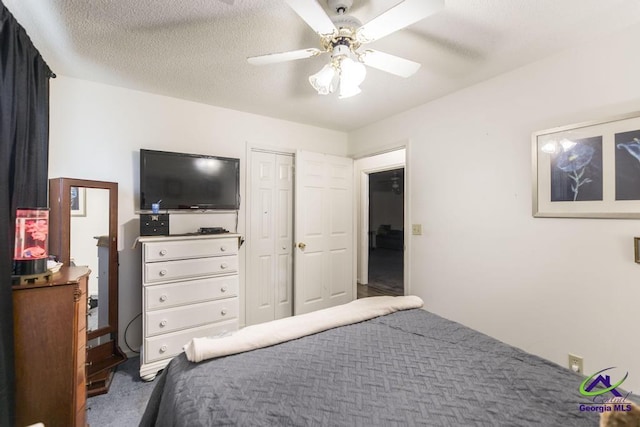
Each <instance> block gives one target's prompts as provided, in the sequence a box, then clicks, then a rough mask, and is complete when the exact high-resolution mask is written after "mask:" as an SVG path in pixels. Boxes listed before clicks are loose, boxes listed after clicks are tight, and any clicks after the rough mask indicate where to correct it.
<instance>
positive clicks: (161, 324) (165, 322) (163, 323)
mask: <svg viewBox="0 0 640 427" xmlns="http://www.w3.org/2000/svg"><path fill="white" fill-rule="evenodd" d="M165 326H167V321H166V320H163V321H162V322H160V327H161V328H164V327H165Z"/></svg>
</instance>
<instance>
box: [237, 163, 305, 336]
mask: <svg viewBox="0 0 640 427" xmlns="http://www.w3.org/2000/svg"><path fill="white" fill-rule="evenodd" d="M250 188H251V190H250V191H251V198H250V200H251V206H250V208H249V211H250V224H249V227H250V229H251V231H250V235H251V242H250V245H249V257H250V262H249V264H248V265H249V268H248V269H247V273H248V280H247V300H246V308H247V310H246V316H247V317H246V324H247V325H253V324H257V323H262V322H267V321H269V320H274V319H280V318H282V317H287V316H291V314H292V310H293V309H292V306H293V303H292V292H293V288H292V282H293V271H292V270H293V261H292V245H293V158H292V156H291V155H286V154H277V153H272V152H261V151H252V153H251V187H250Z"/></svg>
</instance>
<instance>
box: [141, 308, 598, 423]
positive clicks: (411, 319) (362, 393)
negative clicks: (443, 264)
mask: <svg viewBox="0 0 640 427" xmlns="http://www.w3.org/2000/svg"><path fill="white" fill-rule="evenodd" d="M387 298H390V297H387ZM398 298H406V297H398ZM359 301H361V300H359ZM316 313H317V312H316ZM316 315H317V314H316ZM245 329H248V328H245ZM270 335H273V334H270ZM223 339H224V338H223ZM211 342H215V341H211ZM187 353H188V352H187ZM187 353H182V354H180V355H179V356H177V357H175V358H174V359H173V360H172V361H171V363H170V364H169V365H168V366H167V367H166V368H165V370H164V371H163V372H162V374H161V375H160V376H159V377H158V378H157V380H156V381H157V384H156V385H155V388H154V391H153V393H152V395H151V398H150V400H149V403H148V406H147V408H146V411H145V414H144V416H143V418H142V421H141V424H140V425H141V426H154V425H155V426H214V425H239V426H308V425H326V426H376V425H383V426H404V425H428V426H507V425H509V426H514V425H518V426H528V425H532V426H533V425H535V426H581V427H584V426H597V425H598V422H599V418H598V414H597V413H594V412H581V411H580V410H579V404H580V403H581V402H582V403H585V402H586V401H585V398H583V397H581V396H580V395H579V393H578V387H579V385H580V383H581V381H582V380H583V377H581V376H580V375H578V374H576V373H573V372H571V371H570V370H568V369H564V368H562V367H560V366H558V365H556V364H554V363H551V362H549V361H546V360H544V359H542V358H539V357H537V356H534V355H531V354H528V353H526V352H524V351H522V350H519V349H517V348H514V347H511V346H509V345H506V344H504V343H502V342H499V341H497V340H495V339H493V338H491V337H489V336H487V335H484V334H482V333H479V332H477V331H474V330H472V329H470V328H467V327H465V326H463V325H460V324H458V323H455V322H452V321H449V320H446V319H444V318H442V317H439V316H437V315H435V314H433V313H430V312H428V311H425V310H423V309H420V308H409V309H402V310H398V311H394V312H392V313H390V314H385V315H381V316H376V317H373V318H371V319H369V320H364V321H359V322H357V323H353V324H347V325H344V326H339V327H332V328H327V330H324V331H323V332H317V333H312V334H311V335H307V336H302V337H300V338H297V339H292V340H288V341H287V340H284V342H282V343H280V344H276V345H268V346H266V347H263V348H258V349H255V350H252V351H243V352H241V353H238V354H234V355H228V356H221V357H213V358H211V359H208V360H204V361H202V362H199V363H193V362H191V361H189V360H188V358H187Z"/></svg>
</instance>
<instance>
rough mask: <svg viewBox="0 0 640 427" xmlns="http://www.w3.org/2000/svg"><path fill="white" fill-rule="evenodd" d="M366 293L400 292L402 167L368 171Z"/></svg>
mask: <svg viewBox="0 0 640 427" xmlns="http://www.w3.org/2000/svg"><path fill="white" fill-rule="evenodd" d="M368 252H369V262H368V266H367V270H368V273H369V275H368V276H369V277H368V279H369V281H368V283H367V285H368V293H371V294H376V295H391V296H398V295H404V277H403V260H404V168H398V169H392V170H388V171H383V172H375V173H370V174H369V251H368Z"/></svg>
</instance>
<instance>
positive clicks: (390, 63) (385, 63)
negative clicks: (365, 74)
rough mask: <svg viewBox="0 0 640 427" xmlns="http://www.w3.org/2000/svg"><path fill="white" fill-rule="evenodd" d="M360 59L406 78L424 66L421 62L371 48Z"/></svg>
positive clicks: (371, 65) (379, 68) (374, 66)
mask: <svg viewBox="0 0 640 427" xmlns="http://www.w3.org/2000/svg"><path fill="white" fill-rule="evenodd" d="M360 60H361V61H362V62H364V64H365V65H368V66H369V67H373V68H377V69H378V70H382V71H386V72H387V73H391V74H395V75H396V76H400V77H405V78H406V77H410V76H412V75H413V74H415V72H416V71H418V69H419V68H420V67H421V66H422V65H421V64H419V63H417V62H413V61H410V60H408V59H404V58H400V57H399V56H395V55H389V54H388V53H384V52H379V51H377V50H371V49H367V50H365V51H364V52H363V53H361V54H360Z"/></svg>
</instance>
